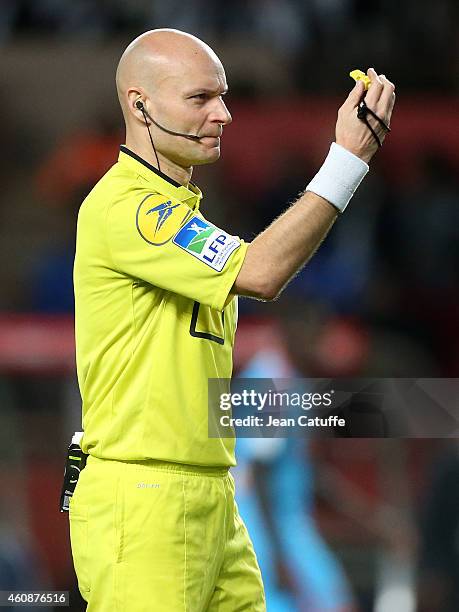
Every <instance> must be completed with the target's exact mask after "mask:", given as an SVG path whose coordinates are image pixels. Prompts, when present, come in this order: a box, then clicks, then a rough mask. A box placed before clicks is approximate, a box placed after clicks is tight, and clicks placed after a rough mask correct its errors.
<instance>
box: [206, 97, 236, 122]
mask: <svg viewBox="0 0 459 612" xmlns="http://www.w3.org/2000/svg"><path fill="white" fill-rule="evenodd" d="M209 119H210V121H212V123H219V124H220V125H222V126H225V125H228V124H229V123H231V121H232V120H233V118H232V117H231V113H230V112H229V110H228V108H227V106H226V104H225V103H224V102H223V99H222V98H221V97H218V98H217V99H216V102H215V107H214V108H213V109H212V113H211V116H210V117H209Z"/></svg>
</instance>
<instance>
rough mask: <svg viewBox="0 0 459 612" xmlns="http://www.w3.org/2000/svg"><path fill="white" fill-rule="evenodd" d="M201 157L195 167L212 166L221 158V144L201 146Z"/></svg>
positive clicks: (196, 161)
mask: <svg viewBox="0 0 459 612" xmlns="http://www.w3.org/2000/svg"><path fill="white" fill-rule="evenodd" d="M200 153H201V155H200V156H199V159H196V160H195V161H194V163H193V165H194V166H199V165H202V164H212V163H213V162H216V161H217V160H218V159H219V158H220V144H218V145H216V146H213V147H209V146H208V145H204V146H201V151H200Z"/></svg>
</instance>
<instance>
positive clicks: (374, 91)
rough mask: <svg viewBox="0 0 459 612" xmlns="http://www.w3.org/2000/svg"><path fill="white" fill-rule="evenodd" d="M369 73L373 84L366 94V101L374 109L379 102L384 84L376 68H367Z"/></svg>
mask: <svg viewBox="0 0 459 612" xmlns="http://www.w3.org/2000/svg"><path fill="white" fill-rule="evenodd" d="M367 75H368V76H369V77H370V81H371V84H370V87H369V89H368V93H367V95H366V96H365V103H366V105H367V106H368V107H369V108H371V109H372V110H373V109H375V108H376V105H377V104H378V102H379V98H380V97H381V94H382V91H383V89H384V86H383V82H382V81H381V79H380V78H379V76H378V75H377V74H376V71H375V69H374V68H369V69H368V70H367Z"/></svg>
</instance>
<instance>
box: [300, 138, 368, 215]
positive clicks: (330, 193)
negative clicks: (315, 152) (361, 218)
mask: <svg viewBox="0 0 459 612" xmlns="http://www.w3.org/2000/svg"><path fill="white" fill-rule="evenodd" d="M369 169H370V168H369V166H368V164H366V163H365V162H364V161H363V160H362V159H360V157H357V155H354V154H353V153H351V152H350V151H348V150H347V149H345V148H344V147H342V146H341V145H339V144H336V142H332V144H331V147H330V152H329V153H328V155H327V157H326V159H325V161H324V163H323V164H322V167H321V168H320V170H319V172H318V173H317V174H316V175H315V177H314V178H313V179H312V181H311V182H310V183H309V185H308V186H307V187H306V191H312V192H313V193H316V194H317V195H319V196H321V197H322V198H325V200H328V201H329V202H330V204H333V206H335V208H337V209H338V210H339V211H340V212H343V211H344V209H345V208H346V206H347V205H348V204H349V200H350V199H351V198H352V196H353V195H354V192H355V190H356V189H357V187H358V186H359V185H360V183H361V182H362V179H363V177H364V176H365V175H366V173H367V172H368V170H369Z"/></svg>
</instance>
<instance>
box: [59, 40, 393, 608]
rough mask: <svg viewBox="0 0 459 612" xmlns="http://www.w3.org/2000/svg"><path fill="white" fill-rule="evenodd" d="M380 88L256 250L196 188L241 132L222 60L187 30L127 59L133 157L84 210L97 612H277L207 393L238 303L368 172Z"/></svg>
mask: <svg viewBox="0 0 459 612" xmlns="http://www.w3.org/2000/svg"><path fill="white" fill-rule="evenodd" d="M367 75H368V77H369V79H370V82H371V87H370V89H369V91H368V93H367V94H365V89H364V85H363V83H362V82H361V81H359V82H357V83H356V85H355V87H354V88H353V89H352V91H351V92H350V94H349V96H348V98H347V99H346V101H345V102H344V104H343V105H342V106H341V108H340V110H339V112H338V120H337V124H336V142H335V143H333V144H332V146H331V148H330V153H329V155H328V157H327V159H326V160H325V162H324V164H323V166H322V168H321V169H320V171H319V173H318V174H317V175H316V176H315V177H314V179H313V180H312V181H311V183H309V185H308V186H307V187H306V189H305V192H304V193H303V194H302V195H301V197H300V198H299V199H298V200H297V202H296V203H294V204H293V205H292V206H291V207H290V208H289V209H288V210H287V211H286V212H285V213H284V214H283V215H281V216H280V217H279V218H278V219H277V220H276V221H274V222H273V223H272V224H271V225H270V226H269V227H268V228H267V229H266V230H265V231H264V232H262V233H261V234H260V235H259V236H257V237H256V238H255V240H253V242H251V243H250V244H249V243H246V242H244V241H243V240H241V239H239V238H238V237H235V236H232V235H230V234H228V233H227V232H225V231H224V230H221V229H219V228H217V227H215V226H214V225H213V224H212V223H211V222H209V221H207V220H206V219H205V218H204V217H203V215H202V214H201V212H200V210H199V206H200V200H201V197H202V194H201V192H200V190H199V189H198V188H197V187H196V186H195V185H194V184H193V183H192V182H191V176H192V171H193V166H194V165H196V164H207V163H212V162H215V161H216V160H217V159H218V158H219V156H220V140H221V136H222V132H223V128H224V127H225V126H226V125H228V124H229V123H230V122H231V115H230V113H229V111H228V109H227V107H226V106H225V103H224V101H223V96H224V94H225V93H226V91H227V83H226V76H225V72H224V69H223V66H222V64H221V62H220V61H219V59H218V57H217V56H216V55H215V53H214V52H213V51H212V49H210V48H209V47H208V46H207V45H206V44H204V43H203V42H202V41H200V40H198V39H197V38H195V37H193V36H191V35H188V34H185V33H183V32H179V31H176V30H153V31H150V32H146V33H145V34H143V35H142V36H140V37H138V38H137V39H136V40H134V41H133V42H132V43H131V44H130V45H129V46H128V47H127V49H126V51H125V52H124V54H123V56H122V57H121V60H120V62H119V65H118V70H117V75H116V82H117V89H118V95H119V99H120V103H121V108H122V111H123V115H124V119H125V123H126V143H125V145H123V146H122V147H121V151H120V154H119V158H118V163H116V164H115V165H114V166H113V167H112V168H111V169H110V170H109V171H108V172H107V173H106V174H105V176H104V177H103V178H102V179H101V180H100V181H99V183H98V184H97V185H96V186H95V187H94V189H93V190H92V192H91V193H90V194H89V196H88V197H87V198H86V200H85V201H84V203H83V205H82V207H81V209H80V213H79V218H78V227H77V245H76V256H75V268H74V286H75V306H76V345H77V370H78V379H79V385H80V390H81V394H82V399H83V428H84V436H83V439H82V442H81V445H82V449H83V451H84V452H85V453H88V454H89V458H88V461H87V466H86V468H85V469H84V470H83V471H82V473H81V476H80V479H79V481H78V484H77V487H76V490H75V494H74V497H73V498H72V499H71V505H70V531H71V543H72V554H73V559H74V565H75V570H76V574H77V577H78V583H79V588H80V591H81V594H82V596H83V598H84V599H85V600H86V601H87V602H88V610H89V611H91V610H92V611H97V612H103V611H105V610H107V611H110V612H111V611H113V610H122V611H123V612H129V611H132V612H141V611H143V610H149V611H150V610H151V611H153V610H154V611H159V610H164V611H167V612H172V611H178V610H183V611H185V610H188V611H190V612H191V611H192V612H198V611H204V610H206V611H211V612H212V611H215V612H216V611H217V610H218V611H219V612H234V610H236V609H237V610H247V611H249V610H250V611H251V612H255V611H261V610H265V608H266V605H265V597H264V592H263V585H262V580H261V575H260V570H259V566H258V563H257V560H256V557H255V554H254V551H253V547H252V544H251V542H250V538H249V536H248V533H247V530H246V528H245V526H244V524H243V522H242V520H241V518H240V516H239V513H238V510H237V507H236V504H235V501H234V481H233V478H232V476H231V474H230V473H229V471H228V470H229V468H230V467H231V466H233V465H235V458H234V439H213V438H209V436H208V418H209V417H210V418H212V415H208V408H207V394H208V388H207V384H208V379H209V378H216V379H224V378H229V377H230V376H231V371H232V346H233V342H234V334H235V330H236V322H237V296H238V295H243V296H248V297H253V298H256V299H261V300H272V299H274V298H276V297H277V296H278V295H279V294H280V292H281V291H282V289H283V287H284V286H285V285H286V284H287V283H288V281H289V279H290V278H291V277H292V276H294V275H295V274H296V272H297V271H298V270H300V269H301V268H302V266H303V265H304V264H305V263H306V261H307V260H308V259H309V258H310V257H311V256H312V255H313V253H314V252H315V250H316V249H317V248H318V246H319V244H320V242H321V241H322V240H323V239H324V237H325V236H326V234H327V232H328V231H329V229H330V227H331V226H332V225H333V223H334V221H335V220H336V219H337V217H338V215H339V213H340V212H343V211H344V209H345V208H346V206H347V204H348V202H349V200H350V199H351V197H352V195H353V193H354V191H355V190H356V189H357V187H358V185H359V184H360V182H361V180H362V179H363V177H364V176H365V174H366V173H367V172H368V169H369V168H368V162H369V161H370V159H371V158H372V156H373V155H374V153H375V152H376V150H377V149H378V144H379V145H380V144H382V141H383V140H384V136H385V134H386V132H387V126H388V125H389V122H390V118H391V114H392V109H393V106H394V101H395V96H394V86H393V85H392V83H390V81H388V80H387V79H386V78H385V77H384V76H383V75H379V76H378V75H377V74H376V72H375V71H374V70H373V69H369V70H368V72H367ZM363 98H365V102H366V105H367V107H368V108H369V109H370V110H371V111H372V112H373V113H375V115H376V117H375V116H373V115H371V112H370V115H371V116H369V117H366V121H368V123H367V124H365V122H364V121H363V120H361V119H359V117H358V116H357V111H358V109H359V108H360V106H362V100H363ZM360 115H361V111H360ZM378 118H379V120H378ZM247 137H248V138H250V135H247ZM243 150H244V143H243V142H241V154H243ZM216 205H218V204H216Z"/></svg>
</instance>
